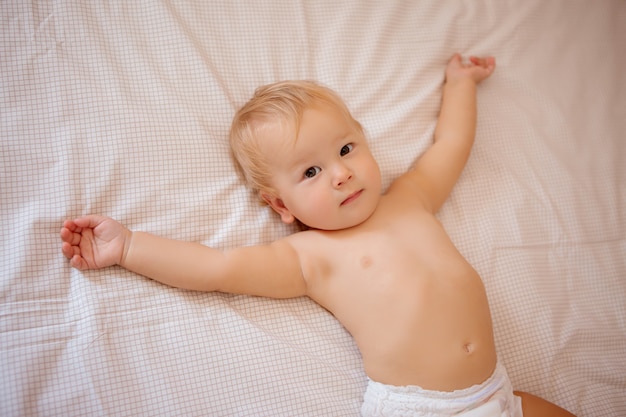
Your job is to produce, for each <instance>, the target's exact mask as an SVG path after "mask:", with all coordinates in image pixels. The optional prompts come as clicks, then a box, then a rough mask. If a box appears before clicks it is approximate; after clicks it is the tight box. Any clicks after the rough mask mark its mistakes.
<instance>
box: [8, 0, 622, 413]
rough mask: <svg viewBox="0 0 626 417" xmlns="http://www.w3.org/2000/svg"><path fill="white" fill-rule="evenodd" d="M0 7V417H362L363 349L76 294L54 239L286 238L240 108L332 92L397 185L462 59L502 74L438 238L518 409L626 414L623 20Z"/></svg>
mask: <svg viewBox="0 0 626 417" xmlns="http://www.w3.org/2000/svg"><path fill="white" fill-rule="evenodd" d="M0 7H1V10H0V16H1V24H0V56H1V57H0V70H1V73H0V80H1V84H0V86H1V87H0V106H1V107H0V136H1V148H0V149H1V152H2V153H1V160H0V192H1V197H0V228H1V230H2V235H3V237H2V240H1V241H0V248H1V257H0V266H1V268H0V271H1V276H0V367H1V370H0V374H1V381H0V415H2V416H25V415H28V416H31V415H46V416H53V415H63V416H68V415H150V416H173V415H189V416H192V415H193V416H199V415H210V416H278V415H280V416H331V415H332V416H356V415H358V414H359V409H360V404H361V400H362V395H363V392H364V389H365V385H366V377H365V374H364V372H363V368H362V363H361V360H360V355H359V352H358V350H357V349H356V346H355V345H354V343H353V341H352V339H351V337H350V335H349V334H348V333H347V332H346V331H345V330H344V328H343V327H342V326H341V325H340V324H339V323H338V322H337V321H336V320H335V319H334V318H333V317H332V316H331V315H330V314H329V313H328V312H327V311H325V310H324V309H322V308H321V307H319V306H317V305H316V304H315V303H313V302H312V301H311V300H309V299H307V298H297V299H290V300H270V299H264V298H256V297H247V296H234V295H228V294H221V293H209V294H207V293H196V292H191V291H182V290H177V289H171V288H168V287H165V286H163V285H161V284H158V283H155V282H153V281H150V280H148V279H146V278H143V277H140V276H137V275H134V274H132V273H129V272H127V271H125V270H123V269H121V268H117V267H115V268H109V269H105V270H101V271H90V272H84V273H82V272H79V271H77V270H75V269H72V268H70V267H69V265H68V263H67V261H66V259H65V258H64V257H63V256H62V255H61V252H60V239H59V236H58V234H59V230H60V227H61V225H62V222H63V220H64V219H67V218H72V217H75V216H79V215H82V214H88V213H93V214H104V215H108V216H112V217H114V218H116V219H118V220H120V221H121V222H123V223H124V224H125V225H127V226H128V227H130V228H132V229H134V230H143V231H148V232H152V233H155V234H158V235H162V236H167V237H171V238H176V239H183V240H188V241H196V242H201V243H203V244H206V245H210V246H214V247H219V248H229V247H233V246H239V245H252V244H257V243H266V242H269V241H271V240H273V239H275V238H278V237H280V236H284V235H286V234H288V233H291V232H293V231H294V230H293V229H291V228H290V227H289V226H285V225H283V224H281V223H280V221H279V219H278V218H277V217H276V216H274V215H273V214H272V213H271V211H270V209H268V208H267V207H264V206H262V205H261V204H259V201H258V199H257V198H256V196H255V195H253V194H252V193H251V192H250V191H248V190H247V189H246V187H245V185H244V183H243V181H242V179H241V178H240V176H239V175H238V173H237V171H236V170H235V166H234V164H233V162H232V161H231V159H230V154H229V149H228V142H227V132H228V128H229V124H230V120H231V117H232V116H233V114H234V112H235V109H236V108H238V107H239V106H240V105H242V104H243V103H244V102H245V101H246V100H247V99H248V98H249V97H250V96H251V94H252V92H253V91H254V89H255V88H256V87H258V86H259V85H262V84H266V83H269V82H273V81H277V80H282V79H314V80H317V81H319V82H321V83H323V84H324V85H327V86H329V87H331V88H334V89H335V90H337V91H338V92H339V93H340V94H341V95H342V96H343V97H344V98H345V100H346V102H347V103H348V105H349V107H350V108H351V109H352V111H353V113H354V115H355V116H356V118H357V119H359V120H360V121H361V122H362V124H363V126H364V127H365V129H366V131H367V135H368V139H369V141H370V144H371V148H372V151H373V153H374V155H375V157H376V158H377V159H378V161H379V164H380V166H381V170H382V173H383V182H384V186H385V187H386V186H388V185H389V183H390V182H391V180H392V179H393V178H394V177H395V176H397V175H398V174H400V173H401V172H403V171H404V170H406V169H407V168H408V167H409V166H410V165H411V163H412V162H413V161H414V160H415V158H417V157H418V156H419V155H420V154H421V153H422V152H423V151H424V150H425V149H426V148H427V147H428V145H429V144H430V143H431V141H432V135H433V131H434V127H435V121H436V117H437V112H438V108H439V104H440V97H441V88H442V83H443V76H444V68H445V64H446V62H447V60H448V59H449V57H450V56H451V55H452V54H453V53H454V52H460V53H462V54H463V55H469V54H477V55H487V54H489V55H494V56H495V57H496V58H497V70H496V72H495V73H494V75H493V76H492V77H491V78H489V79H488V80H486V81H485V82H484V83H482V84H481V85H480V87H479V92H478V103H479V104H478V105H479V116H478V129H477V135H476V143H475V146H474V149H473V151H472V155H471V158H470V160H469V162H468V165H467V167H466V169H465V171H464V172H463V175H462V177H461V179H460V180H459V183H458V185H457V186H456V188H455V190H454V192H453V194H452V196H451V198H450V199H449V201H448V202H447V203H446V205H445V206H444V207H443V209H442V210H441V212H440V213H439V218H440V220H441V222H442V223H443V224H444V226H445V227H446V229H447V230H448V231H449V233H450V235H451V237H452V239H453V240H454V242H455V243H456V244H457V246H458V248H459V250H460V251H461V252H462V253H463V254H464V255H465V256H466V257H467V259H468V260H469V261H470V262H471V263H472V264H473V265H474V267H475V268H476V269H477V270H478V271H479V273H480V274H481V275H482V277H483V280H484V282H485V286H486V288H487V292H488V295H489V298H490V306H491V310H492V315H493V320H494V326H495V336H496V343H497V347H498V351H499V355H500V358H501V360H502V361H503V362H504V364H505V365H506V367H507V369H508V371H509V374H510V376H511V379H512V381H513V385H514V387H515V388H516V389H518V390H524V391H529V392H532V393H534V394H537V395H540V396H542V397H544V398H546V399H548V400H550V401H553V402H555V403H557V404H559V405H560V406H562V407H564V408H566V409H568V410H570V411H571V412H573V413H575V414H577V415H578V416H589V417H591V416H594V417H595V416H624V415H626V395H625V394H626V138H625V136H624V132H626V81H625V80H626V77H625V76H624V68H626V3H625V2H624V1H621V0H605V1H596V2H591V1H580V0H573V1H570V0H552V1H543V0H525V1H521V0H520V1H500V0H493V1H481V2H470V1H464V2H458V1H454V0H445V1H440V0H424V1H420V2H409V1H384V2H360V1H356V0H354V1H347V2H337V1H301V2H281V1H274V0H266V1H263V2H236V1H212V2H204V1H200V0H197V1H193V0H189V1H173V0H172V1H160V2H133V1H130V2H99V1H93V2H80V1H69V0H59V1H34V0H33V1H22V0H8V1H4V2H2V5H1V6H0ZM425 337H427V335H425Z"/></svg>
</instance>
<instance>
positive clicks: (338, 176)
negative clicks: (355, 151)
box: [333, 164, 352, 188]
mask: <svg viewBox="0 0 626 417" xmlns="http://www.w3.org/2000/svg"><path fill="white" fill-rule="evenodd" d="M351 178H352V171H351V170H350V169H349V168H348V167H347V166H345V165H343V164H339V165H338V166H337V167H336V168H335V175H334V176H333V185H334V186H335V188H338V187H341V186H342V185H344V184H345V183H346V182H348V181H350V179H351Z"/></svg>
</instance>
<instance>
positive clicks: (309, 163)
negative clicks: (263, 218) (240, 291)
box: [266, 104, 382, 230]
mask: <svg viewBox="0 0 626 417" xmlns="http://www.w3.org/2000/svg"><path fill="white" fill-rule="evenodd" d="M282 130H283V134H282V135H277V136H281V137H283V138H284V137H289V136H288V135H285V134H284V133H285V129H282ZM287 133H291V132H287ZM290 137H293V135H292V136H290ZM267 155H268V158H269V159H270V163H271V166H272V179H271V183H272V186H273V187H274V189H275V190H276V191H277V195H276V196H274V197H273V198H269V199H268V198H266V200H267V201H268V202H269V203H270V205H271V206H272V208H274V210H276V211H277V212H278V213H279V214H280V215H281V218H282V220H283V221H284V222H286V223H290V222H292V221H294V220H295V219H298V220H300V221H301V222H302V223H304V224H305V225H307V226H309V227H311V228H314V229H322V230H338V229H345V228H348V227H352V226H356V225H358V224H360V223H362V222H363V221H365V220H366V219H367V218H369V216H371V215H372V213H373V212H374V210H375V209H376V206H377V205H378V201H379V199H380V194H381V187H382V186H381V177H380V169H379V168H378V164H377V163H376V160H375V159H374V157H373V156H372V154H371V152H370V150H369V147H368V146H367V142H366V140H365V137H364V136H363V134H362V133H361V132H359V131H357V130H356V128H355V127H354V126H353V125H352V124H351V123H350V122H349V121H348V120H346V118H345V116H344V115H343V114H342V113H341V112H339V111H337V110H335V109H333V108H331V107H329V106H328V105H322V104H320V105H316V106H315V107H311V108H309V109H306V110H305V111H304V114H303V117H302V120H301V123H300V130H299V132H298V135H297V140H296V141H295V142H294V141H289V140H280V139H276V140H274V141H272V143H271V144H270V146H269V147H268V152H267Z"/></svg>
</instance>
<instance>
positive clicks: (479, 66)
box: [446, 54, 496, 84]
mask: <svg viewBox="0 0 626 417" xmlns="http://www.w3.org/2000/svg"><path fill="white" fill-rule="evenodd" d="M495 68H496V59H495V58H494V57H492V56H488V57H484V58H480V57H475V56H470V57H469V63H463V60H462V58H461V55H459V54H454V55H453V56H452V58H451V59H450V61H448V66H447V68H446V81H454V80H458V79H461V78H465V77H469V78H470V79H472V80H474V82H475V83H476V84H478V83H480V82H481V81H482V80H484V79H485V78H488V77H489V76H490V75H491V74H492V73H493V71H494V70H495Z"/></svg>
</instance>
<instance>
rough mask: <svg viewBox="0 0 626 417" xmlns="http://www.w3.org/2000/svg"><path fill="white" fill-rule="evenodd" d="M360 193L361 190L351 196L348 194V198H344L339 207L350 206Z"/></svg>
mask: <svg viewBox="0 0 626 417" xmlns="http://www.w3.org/2000/svg"><path fill="white" fill-rule="evenodd" d="M361 193H363V190H359V191H355V192H353V193H352V194H350V195H349V196H348V198H346V199H345V200H343V201H342V202H341V204H340V205H341V206H344V205H346V204H350V203H351V202H353V201H354V200H356V199H357V198H359V197H360V196H361Z"/></svg>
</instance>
